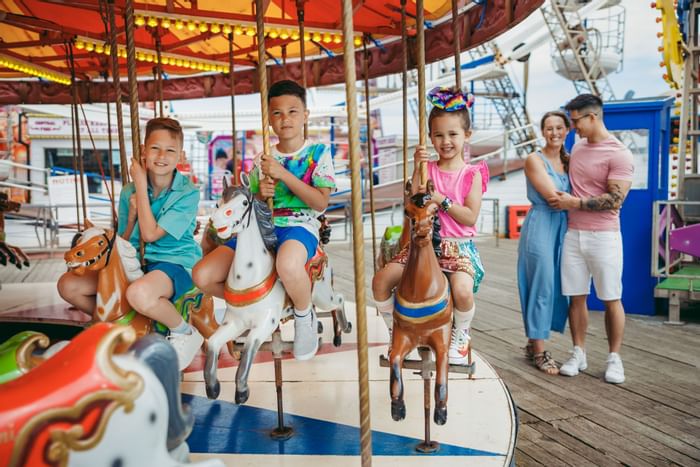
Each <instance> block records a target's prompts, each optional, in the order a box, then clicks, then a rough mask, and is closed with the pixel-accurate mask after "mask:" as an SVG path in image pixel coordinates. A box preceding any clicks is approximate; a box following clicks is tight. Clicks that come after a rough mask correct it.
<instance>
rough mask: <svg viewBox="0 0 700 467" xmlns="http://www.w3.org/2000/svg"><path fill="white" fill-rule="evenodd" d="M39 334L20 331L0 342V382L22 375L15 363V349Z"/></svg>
mask: <svg viewBox="0 0 700 467" xmlns="http://www.w3.org/2000/svg"><path fill="white" fill-rule="evenodd" d="M39 334H40V333H38V332H34V331H24V332H20V333H19V334H15V335H14V336H12V337H10V338H9V339H8V340H6V341H5V342H3V343H2V344H0V384H2V383H6V382H8V381H12V380H13V379H16V378H19V377H20V376H22V371H21V370H20V369H19V366H18V365H17V349H18V348H19V347H20V346H21V345H22V343H23V342H24V341H26V340H27V339H29V338H30V337H32V336H36V335H39Z"/></svg>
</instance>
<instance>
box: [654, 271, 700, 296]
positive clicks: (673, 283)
mask: <svg viewBox="0 0 700 467" xmlns="http://www.w3.org/2000/svg"><path fill="white" fill-rule="evenodd" d="M678 274H681V275H684V276H697V279H685V278H681V277H673V276H674V275H678ZM656 288H657V289H665V290H684V291H690V292H700V264H691V265H687V266H683V267H682V268H680V269H679V270H678V271H676V272H674V273H672V274H671V277H667V278H666V279H664V280H662V281H661V282H659V283H658V284H657V286H656Z"/></svg>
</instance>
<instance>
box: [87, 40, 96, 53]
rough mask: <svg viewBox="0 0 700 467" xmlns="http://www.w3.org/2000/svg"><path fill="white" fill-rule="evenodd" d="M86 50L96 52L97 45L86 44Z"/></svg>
mask: <svg viewBox="0 0 700 467" xmlns="http://www.w3.org/2000/svg"><path fill="white" fill-rule="evenodd" d="M85 50H87V51H88V52H92V51H93V50H95V44H93V43H92V42H88V43H86V44H85Z"/></svg>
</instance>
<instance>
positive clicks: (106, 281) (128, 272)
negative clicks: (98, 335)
mask: <svg viewBox="0 0 700 467" xmlns="http://www.w3.org/2000/svg"><path fill="white" fill-rule="evenodd" d="M85 227H86V230H85V231H84V232H82V234H81V235H80V238H78V240H77V244H76V245H75V246H74V247H73V248H71V249H70V250H69V251H67V252H66V254H65V260H66V265H67V266H68V268H69V269H70V271H71V272H72V273H73V274H76V275H78V276H82V275H83V274H85V273H86V271H98V273H97V304H96V307H95V312H94V315H93V321H95V322H101V321H105V322H114V323H119V324H129V325H131V326H132V327H133V328H134V329H135V330H136V334H137V335H138V336H139V337H142V336H144V335H146V334H149V333H150V332H151V330H152V329H153V328H154V327H156V328H157V329H158V330H159V331H163V332H164V331H165V330H166V329H165V328H164V327H163V326H162V325H161V324H159V323H154V322H152V321H151V319H150V318H147V317H146V316H143V315H141V314H140V313H137V312H136V311H135V310H134V309H133V308H131V306H130V305H129V302H128V301H127V300H126V289H127V287H128V286H129V284H130V283H131V282H133V281H134V280H136V279H138V278H139V277H141V276H143V271H141V264H140V262H139V260H138V257H137V255H136V249H135V248H134V247H133V246H132V245H131V243H129V242H128V241H126V240H125V239H123V238H121V237H120V236H119V235H117V234H116V233H115V232H114V231H113V230H111V229H108V230H104V229H102V228H99V227H96V226H94V225H93V224H92V223H91V222H90V221H88V220H86V221H85ZM174 305H175V308H177V310H178V312H179V313H180V314H182V316H183V318H185V319H187V316H188V315H189V316H191V319H192V324H193V325H194V326H195V327H196V328H197V330H198V331H199V332H200V333H201V334H202V336H204V338H205V339H207V338H208V337H209V336H211V335H212V334H213V333H214V331H215V330H216V328H217V327H218V324H217V322H216V319H215V318H214V301H213V300H212V298H211V296H209V295H204V294H203V293H202V292H200V291H199V290H198V289H196V288H194V287H193V288H192V289H190V290H189V291H188V292H187V293H185V294H184V295H182V296H181V297H180V298H178V299H177V301H176V302H175V303H174ZM205 342H206V341H205Z"/></svg>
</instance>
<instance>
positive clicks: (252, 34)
mask: <svg viewBox="0 0 700 467" xmlns="http://www.w3.org/2000/svg"><path fill="white" fill-rule="evenodd" d="M245 35H246V36H250V37H253V36H254V35H255V29H254V28H248V29H247V30H246V32H245Z"/></svg>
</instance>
